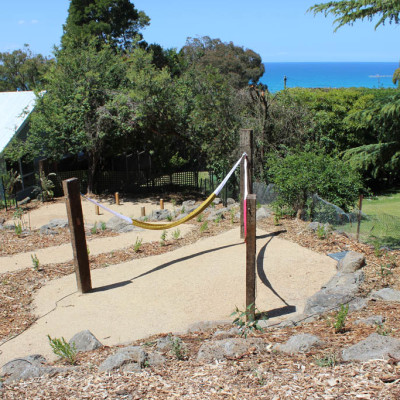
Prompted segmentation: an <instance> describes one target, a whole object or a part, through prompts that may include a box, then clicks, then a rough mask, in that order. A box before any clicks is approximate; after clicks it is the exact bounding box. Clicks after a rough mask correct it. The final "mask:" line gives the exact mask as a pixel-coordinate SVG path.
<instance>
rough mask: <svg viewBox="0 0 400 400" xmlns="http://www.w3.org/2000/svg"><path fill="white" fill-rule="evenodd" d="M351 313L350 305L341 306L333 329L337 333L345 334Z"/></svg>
mask: <svg viewBox="0 0 400 400" xmlns="http://www.w3.org/2000/svg"><path fill="white" fill-rule="evenodd" d="M348 312H349V305H348V304H346V306H344V305H343V304H342V305H341V306H340V310H339V311H338V312H337V314H336V317H335V322H334V323H333V327H334V328H335V333H343V332H344V331H345V324H346V317H347V314H348Z"/></svg>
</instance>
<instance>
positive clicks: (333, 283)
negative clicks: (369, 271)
mask: <svg viewBox="0 0 400 400" xmlns="http://www.w3.org/2000/svg"><path fill="white" fill-rule="evenodd" d="M364 278H365V277H364V272H363V271H357V272H355V273H354V274H348V273H343V272H337V273H336V275H334V276H333V277H332V278H331V279H330V280H329V281H328V283H326V284H325V285H324V286H323V288H325V289H334V288H336V287H338V286H347V287H350V288H353V287H354V288H355V287H356V288H357V289H358V288H359V287H360V285H361V284H362V283H363V282H364Z"/></svg>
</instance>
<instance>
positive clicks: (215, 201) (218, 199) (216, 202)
mask: <svg viewBox="0 0 400 400" xmlns="http://www.w3.org/2000/svg"><path fill="white" fill-rule="evenodd" d="M213 203H214V204H215V205H216V206H217V205H218V204H220V203H221V199H220V198H219V197H216V198H215V199H214V200H213Z"/></svg>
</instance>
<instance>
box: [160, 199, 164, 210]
mask: <svg viewBox="0 0 400 400" xmlns="http://www.w3.org/2000/svg"><path fill="white" fill-rule="evenodd" d="M160 209H161V210H164V199H160Z"/></svg>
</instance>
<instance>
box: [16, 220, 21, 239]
mask: <svg viewBox="0 0 400 400" xmlns="http://www.w3.org/2000/svg"><path fill="white" fill-rule="evenodd" d="M14 232H15V234H16V235H17V236H21V234H22V225H21V222H18V223H17V224H14Z"/></svg>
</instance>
